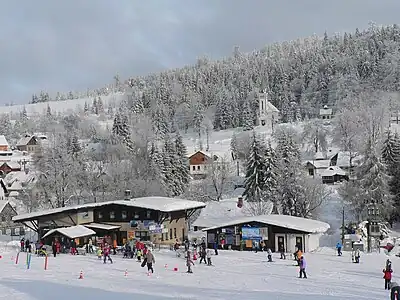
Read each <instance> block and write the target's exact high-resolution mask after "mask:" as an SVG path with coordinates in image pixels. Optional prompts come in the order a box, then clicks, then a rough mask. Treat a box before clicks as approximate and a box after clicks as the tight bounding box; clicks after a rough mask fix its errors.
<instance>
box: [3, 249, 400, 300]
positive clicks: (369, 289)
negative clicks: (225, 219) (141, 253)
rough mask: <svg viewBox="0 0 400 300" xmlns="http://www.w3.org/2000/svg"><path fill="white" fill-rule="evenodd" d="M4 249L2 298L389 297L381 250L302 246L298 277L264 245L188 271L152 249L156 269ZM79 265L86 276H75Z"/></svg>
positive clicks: (311, 299) (127, 262)
mask: <svg viewBox="0 0 400 300" xmlns="http://www.w3.org/2000/svg"><path fill="white" fill-rule="evenodd" d="M2 250H3V251H2V258H1V259H0V269H1V271H2V272H1V274H0V277H1V278H0V299H15V300H20V299H21V300H25V299H29V300H30V299H51V298H54V297H55V298H56V299H58V300H71V299H96V300H103V299H104V300H105V299H121V300H122V299H141V300H150V299H151V300H165V299H203V300H204V299H230V300H239V299H240V300H242V299H246V300H252V299H257V300H258V299H260V300H261V299H268V300H292V299H297V300H306V299H307V300H325V299H326V300H328V299H329V300H335V299H337V300H350V299H352V300H353V299H358V300H361V299H364V300H367V299H368V300H378V299H388V291H385V290H384V289H383V283H384V282H383V279H382V269H383V267H384V265H385V260H386V258H387V257H386V255H385V254H383V253H382V254H369V255H362V256H361V263H360V264H359V265H357V264H353V263H351V258H350V254H349V253H344V256H343V257H337V256H335V252H334V250H333V249H329V248H324V249H322V250H321V251H319V252H317V253H307V254H306V255H305V258H306V260H307V264H308V267H307V273H308V276H309V278H308V279H299V278H297V276H298V274H297V272H298V268H297V267H296V266H295V263H294V261H293V260H291V259H288V260H279V259H278V257H277V254H274V260H275V261H274V262H272V263H267V262H266V255H265V253H263V252H259V253H251V252H236V251H220V255H218V256H213V257H212V259H213V263H214V264H215V267H207V266H205V265H199V264H198V262H196V266H195V267H194V273H193V274H187V273H185V261H184V259H183V258H176V257H175V256H174V254H173V253H172V252H169V251H166V250H165V252H158V251H155V252H154V255H155V259H156V264H155V273H154V274H153V275H150V276H148V275H147V271H146V269H145V268H141V267H140V265H139V263H137V262H136V261H134V260H125V259H122V258H121V257H120V256H112V257H113V259H114V264H112V265H111V264H106V265H104V264H103V263H102V262H101V261H99V260H98V259H97V258H96V257H94V256H74V257H73V256H71V255H60V256H59V257H57V258H53V257H49V265H48V266H49V267H48V270H44V258H39V257H36V256H32V262H31V268H30V269H29V270H27V269H26V264H25V262H26V255H21V257H20V261H19V264H18V265H16V264H15V262H14V260H12V258H13V259H15V253H16V252H14V251H12V252H10V251H8V252H7V250H5V249H2ZM392 261H393V269H394V280H396V279H397V273H396V271H397V270H399V269H398V268H400V263H399V262H398V258H397V257H392ZM165 264H167V268H165ZM174 267H178V271H177V272H174V271H173V268H174ZM81 270H82V271H83V275H84V279H78V277H79V272H80V271H81ZM125 270H127V272H128V273H127V276H125Z"/></svg>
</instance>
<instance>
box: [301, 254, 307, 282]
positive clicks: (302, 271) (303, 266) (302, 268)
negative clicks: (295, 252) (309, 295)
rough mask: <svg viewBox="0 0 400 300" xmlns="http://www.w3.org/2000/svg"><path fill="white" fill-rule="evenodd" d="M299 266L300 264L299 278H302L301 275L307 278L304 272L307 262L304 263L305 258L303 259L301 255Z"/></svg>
mask: <svg viewBox="0 0 400 300" xmlns="http://www.w3.org/2000/svg"><path fill="white" fill-rule="evenodd" d="M299 266H300V272H299V278H302V277H303V275H304V278H307V274H306V267H307V263H306V260H305V259H304V256H303V255H302V256H301V257H300V263H299Z"/></svg>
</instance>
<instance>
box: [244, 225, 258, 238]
mask: <svg viewBox="0 0 400 300" xmlns="http://www.w3.org/2000/svg"><path fill="white" fill-rule="evenodd" d="M242 239H243V240H261V239H262V237H261V235H260V228H254V227H243V228H242Z"/></svg>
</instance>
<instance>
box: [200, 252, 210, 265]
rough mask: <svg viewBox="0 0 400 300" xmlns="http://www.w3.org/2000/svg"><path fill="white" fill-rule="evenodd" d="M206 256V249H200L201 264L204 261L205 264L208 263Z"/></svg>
mask: <svg viewBox="0 0 400 300" xmlns="http://www.w3.org/2000/svg"><path fill="white" fill-rule="evenodd" d="M207 251H208V250H207ZM206 255H207V252H206V249H205V248H201V249H200V264H201V262H202V261H204V263H206Z"/></svg>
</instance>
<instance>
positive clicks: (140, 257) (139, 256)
mask: <svg viewBox="0 0 400 300" xmlns="http://www.w3.org/2000/svg"><path fill="white" fill-rule="evenodd" d="M136 258H137V261H138V262H141V261H142V250H140V249H137V251H136Z"/></svg>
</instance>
